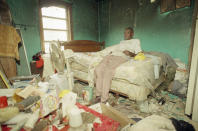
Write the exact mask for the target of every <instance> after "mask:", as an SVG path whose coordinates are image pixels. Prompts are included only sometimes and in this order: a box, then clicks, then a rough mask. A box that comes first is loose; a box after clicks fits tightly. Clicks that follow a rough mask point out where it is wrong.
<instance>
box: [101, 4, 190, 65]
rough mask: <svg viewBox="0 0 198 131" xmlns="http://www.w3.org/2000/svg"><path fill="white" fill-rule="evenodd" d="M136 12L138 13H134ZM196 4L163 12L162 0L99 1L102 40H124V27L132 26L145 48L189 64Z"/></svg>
mask: <svg viewBox="0 0 198 131" xmlns="http://www.w3.org/2000/svg"><path fill="white" fill-rule="evenodd" d="M134 14H135V15H134ZM192 14H193V7H188V8H184V9H178V10H176V11H173V12H169V13H164V14H160V6H159V1H157V3H153V4H151V3H150V0H138V1H136V0H126V1H124V2H123V1H122V0H103V1H101V2H100V27H101V32H100V36H101V37H100V41H106V44H107V46H110V45H113V44H116V43H119V41H121V40H123V30H124V28H125V27H128V26H131V27H134V29H135V36H134V37H135V38H139V39H140V41H141V45H142V48H143V50H146V51H151V50H153V51H160V52H166V53H168V54H170V55H171V56H172V57H174V58H180V59H181V60H182V61H183V62H185V63H186V64H187V62H188V50H189V46H190V35H191V25H192Z"/></svg>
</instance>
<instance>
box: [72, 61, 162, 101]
mask: <svg viewBox="0 0 198 131" xmlns="http://www.w3.org/2000/svg"><path fill="white" fill-rule="evenodd" d="M74 65H75V67H76V68H75V69H73V70H72V71H73V73H74V76H75V77H76V78H77V79H80V80H83V81H88V79H87V78H88V73H87V72H84V71H81V70H79V69H80V68H82V66H77V64H74ZM76 69H77V70H76ZM163 80H164V75H161V76H160V78H159V79H157V80H156V81H155V83H154V84H153V87H154V88H157V87H158V86H159V85H160V84H161V82H163ZM111 90H112V91H116V92H120V93H122V94H124V95H127V96H128V97H129V99H131V100H136V101H142V100H145V99H147V96H148V95H149V94H150V93H151V90H150V89H149V88H146V87H144V86H139V85H135V84H132V83H129V82H128V81H125V80H118V79H115V78H113V80H112V84H111Z"/></svg>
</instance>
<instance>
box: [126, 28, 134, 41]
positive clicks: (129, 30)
mask: <svg viewBox="0 0 198 131" xmlns="http://www.w3.org/2000/svg"><path fill="white" fill-rule="evenodd" d="M133 35H134V32H133V28H131V27H127V28H126V29H125V31H124V39H125V40H130V39H132V38H133Z"/></svg>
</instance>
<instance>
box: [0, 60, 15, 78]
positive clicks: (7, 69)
mask: <svg viewBox="0 0 198 131" xmlns="http://www.w3.org/2000/svg"><path fill="white" fill-rule="evenodd" d="M0 69H1V70H2V71H3V72H4V73H5V75H6V77H7V78H8V79H9V78H11V77H15V76H16V75H17V68H16V61H15V59H14V58H11V57H0Z"/></svg>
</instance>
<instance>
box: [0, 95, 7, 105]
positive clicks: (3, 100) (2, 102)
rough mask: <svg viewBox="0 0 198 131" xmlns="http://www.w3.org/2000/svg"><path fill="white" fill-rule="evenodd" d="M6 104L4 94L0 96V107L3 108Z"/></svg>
mask: <svg viewBox="0 0 198 131" xmlns="http://www.w3.org/2000/svg"><path fill="white" fill-rule="evenodd" d="M7 106H8V101H7V97H6V96H0V108H5V107H7Z"/></svg>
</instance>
